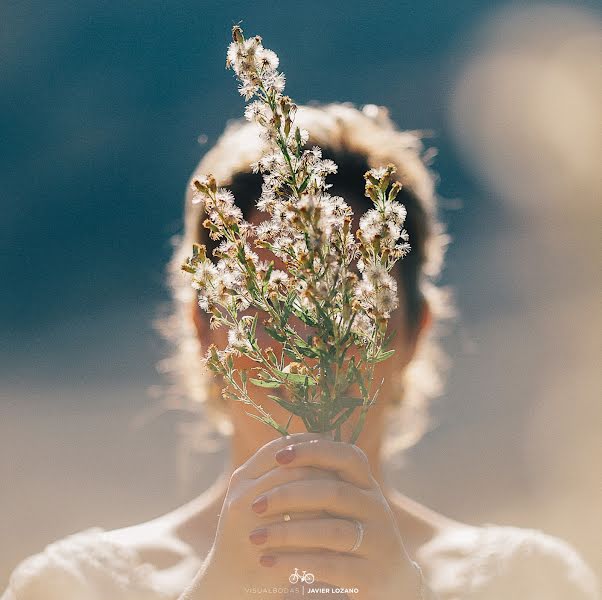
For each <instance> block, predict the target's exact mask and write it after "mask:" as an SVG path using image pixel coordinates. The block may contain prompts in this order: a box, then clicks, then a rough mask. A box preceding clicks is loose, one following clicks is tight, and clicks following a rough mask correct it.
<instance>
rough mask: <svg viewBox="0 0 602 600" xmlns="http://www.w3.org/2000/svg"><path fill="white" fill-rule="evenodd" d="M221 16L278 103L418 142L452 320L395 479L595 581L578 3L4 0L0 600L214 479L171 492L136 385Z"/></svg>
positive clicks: (596, 373) (589, 175)
mask: <svg viewBox="0 0 602 600" xmlns="http://www.w3.org/2000/svg"><path fill="white" fill-rule="evenodd" d="M239 20H242V25H243V27H244V28H245V32H246V33H248V34H249V35H252V34H255V33H258V34H260V35H261V36H262V37H263V39H264V42H265V45H266V46H267V47H269V48H272V49H274V50H275V51H276V52H277V53H278V55H279V56H280V59H281V69H282V70H283V71H284V72H285V73H286V75H287V93H288V94H289V95H291V96H292V97H293V98H294V99H295V100H296V101H297V102H300V103H305V102H309V101H311V100H319V101H323V102H324V101H335V100H339V101H344V100H347V101H351V102H354V103H357V104H359V105H361V104H364V103H375V104H380V105H385V106H387V107H389V109H390V113H391V116H392V118H393V119H394V120H395V121H396V122H397V123H398V124H399V126H400V127H402V128H405V129H428V130H432V131H433V132H434V137H432V138H430V139H429V140H427V141H428V144H429V145H431V146H434V147H436V148H437V150H438V156H437V158H436V160H435V163H434V167H435V169H436V170H437V171H438V173H439V174H440V183H439V187H438V190H439V194H440V196H441V208H442V217H443V219H444V221H446V222H447V224H448V229H449V232H450V234H451V236H452V238H453V242H452V245H451V247H450V249H449V253H448V262H447V268H446V270H445V273H444V276H443V278H442V283H443V284H446V285H450V286H452V287H453V288H454V290H455V296H456V301H457V305H458V308H459V319H458V320H457V321H456V323H455V325H454V326H453V327H452V329H451V331H450V333H449V335H448V337H447V339H446V342H445V348H446V350H447V352H448V354H449V355H450V357H451V361H452V365H451V370H450V371H449V374H448V383H447V389H446V392H445V394H444V396H443V397H442V398H441V399H440V400H439V401H438V402H437V403H436V404H435V405H434V406H433V409H432V427H431V430H430V432H429V433H428V434H427V435H426V436H425V438H424V439H423V440H422V441H421V442H420V443H419V444H418V445H417V446H416V447H415V448H413V449H412V450H411V451H410V452H409V453H408V455H407V457H406V461H405V464H404V465H403V466H402V467H391V471H390V476H391V478H393V480H394V481H395V482H396V485H397V486H398V487H399V489H401V490H402V491H403V492H404V493H407V494H409V495H410V496H412V497H414V498H416V499H417V500H419V501H422V502H424V503H425V504H426V505H428V506H430V507H432V508H434V509H436V510H438V511H441V512H443V513H445V514H447V515H449V516H451V517H453V518H455V519H458V520H462V521H465V522H468V523H471V524H481V523H486V522H494V523H499V524H510V525H517V526H522V527H532V528H539V529H543V530H544V531H546V532H548V533H551V534H553V535H557V536H560V537H562V538H564V539H566V540H567V541H569V542H570V543H571V544H573V545H574V546H575V547H576V548H577V550H578V551H579V552H580V553H581V554H582V555H583V556H584V558H585V559H586V560H587V561H588V562H589V563H590V565H592V566H593V567H594V568H596V567H597V566H600V565H602V548H601V547H600V543H599V537H600V536H599V533H600V531H601V526H602V522H601V517H600V510H599V507H600V506H602V496H601V491H600V486H599V485H598V482H599V479H600V475H601V456H602V452H600V451H601V450H602V448H601V447H600V424H601V423H602V419H601V417H602V415H601V414H600V412H601V409H600V406H601V403H600V392H601V390H602V381H601V378H602V375H601V370H600V359H601V358H602V356H601V345H600V341H601V339H600V332H601V328H600V326H601V325H602V323H601V320H602V319H601V310H600V309H601V307H600V291H601V289H600V288H601V282H600V273H602V270H601V269H600V267H601V265H600V259H601V253H600V249H601V247H602V246H601V245H600V242H601V240H600V231H601V230H600V216H601V215H600V205H601V202H600V200H601V197H600V191H601V190H600V185H601V184H600V177H599V161H600V156H601V148H600V146H601V143H602V142H601V135H600V133H601V132H600V122H601V121H600V116H601V115H600V106H601V105H602V104H601V102H600V100H601V86H602V83H601V71H600V51H601V40H602V37H601V33H602V26H601V21H600V14H599V8H598V3H597V2H593V1H592V2H587V1H576V0H573V1H572V2H568V1H567V2H566V3H565V4H562V3H534V2H522V3H517V2H511V3H510V2H504V1H499V0H486V1H485V0H462V1H460V2H437V1H435V0H421V1H420V2H405V1H400V0H396V1H395V2H393V1H390V2H389V1H382V2H377V3H374V2H371V3H366V2H357V1H355V0H348V1H347V2H344V3H343V2H330V3H324V2H317V1H314V0H306V1H305V2H304V3H303V5H302V8H301V5H300V4H299V3H292V2H290V3H275V2H265V1H255V2H253V3H249V2H240V1H238V0H237V1H230V2H228V3H224V2H208V1H205V2H199V1H195V2H192V1H188V0H181V1H179V2H170V1H167V0H166V1H154V0H153V1H145V2H142V1H130V2H112V3H106V2H100V1H98V0H78V1H77V2H69V1H65V0H58V1H56V2H52V3H47V2H32V1H29V0H19V1H13V0H4V1H3V2H2V3H1V4H0V139H1V140H2V143H1V146H0V154H1V160H0V202H1V206H2V219H1V221H0V282H1V283H0V381H1V386H0V540H1V541H0V589H3V587H4V585H5V583H6V579H7V577H8V573H9V572H10V570H11V569H13V568H14V567H15V565H16V564H17V562H18V561H20V560H21V559H22V558H24V557H25V556H26V555H28V554H31V553H33V552H36V551H38V550H40V549H41V548H42V547H43V546H44V545H45V544H47V543H49V542H50V541H52V540H54V539H56V538H58V537H62V536H64V535H67V534H69V533H72V532H75V531H78V530H81V529H84V528H87V527H90V526H94V525H98V526H102V527H105V528H114V527H120V526H124V525H126V524H131V523H135V522H139V521H143V520H146V519H149V518H151V517H154V516H156V515H158V514H160V513H161V512H163V511H166V510H169V509H171V508H173V507H175V506H176V505H178V504H179V503H181V502H183V501H185V500H187V499H189V498H191V497H193V496H194V495H195V494H196V493H198V492H199V491H201V490H202V489H204V488H205V487H206V486H208V485H209V484H210V483H211V482H212V481H213V478H214V477H215V476H216V475H217V473H218V472H219V471H220V468H221V467H222V465H223V464H224V461H225V460H226V456H225V455H224V453H223V451H218V452H216V453H214V454H210V455H207V456H204V457H202V456H201V457H197V458H196V459H195V460H193V461H192V462H191V465H192V475H191V478H190V481H189V483H188V484H187V485H186V486H183V485H182V484H181V483H180V482H179V479H178V469H177V455H178V424H179V423H180V422H181V421H182V418H183V416H182V414H180V413H178V412H177V411H175V412H163V411H162V410H161V407H160V402H161V397H160V393H159V395H157V394H156V393H155V394H153V393H149V390H151V392H152V390H157V389H159V390H160V386H161V385H162V384H163V382H162V379H161V376H160V375H159V374H158V373H157V371H156V369H155V364H156V363H157V362H158V361H159V360H161V358H163V357H164V355H165V348H164V347H163V346H162V344H161V342H160V340H159V339H158V336H157V335H156V334H155V333H154V331H153V328H152V320H153V319H154V318H155V317H156V316H157V314H158V312H159V311H160V310H161V307H162V306H164V304H165V302H166V301H167V293H166V287H165V285H164V283H163V270H164V267H165V264H166V262H167V260H168V258H169V256H170V248H171V246H170V238H171V237H172V236H173V235H174V234H176V233H177V232H178V231H179V230H180V227H181V225H182V222H181V208H182V200H183V194H184V189H185V185H186V182H187V178H188V176H189V175H190V173H191V172H192V169H193V168H194V166H195V165H196V163H197V161H198V160H199V158H200V157H201V155H202V153H203V152H204V151H205V150H206V148H207V147H209V146H210V145H211V144H212V143H213V142H214V141H215V140H216V138H217V136H218V135H219V133H220V132H221V131H222V129H223V127H224V125H225V123H226V121H227V119H230V118H237V117H239V116H241V115H242V110H243V100H242V98H241V97H240V96H239V95H238V93H237V92H236V84H235V81H234V80H233V75H232V72H231V71H226V70H225V68H224V62H225V50H226V46H227V44H228V42H229V39H230V37H229V36H230V28H231V26H232V24H233V23H235V22H238V21H239ZM597 572H598V575H599V576H601V575H602V572H601V571H600V570H599V571H597Z"/></svg>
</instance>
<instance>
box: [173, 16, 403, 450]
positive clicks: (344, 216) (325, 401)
mask: <svg viewBox="0 0 602 600" xmlns="http://www.w3.org/2000/svg"><path fill="white" fill-rule="evenodd" d="M278 63H279V61H278V57H277V56H276V54H275V53H274V52H272V51H271V50H268V49H265V48H264V47H263V46H262V40H261V38H260V37H259V36H255V37H252V38H249V39H245V38H244V36H243V32H242V30H241V29H240V27H238V26H235V27H234V28H233V30H232V43H231V44H230V46H229V48H228V52H227V62H226V65H227V66H228V67H230V68H232V69H233V70H234V72H235V73H236V75H237V77H238V79H239V81H240V87H239V91H240V93H241V95H243V96H244V97H245V99H246V100H247V101H250V100H252V101H251V102H249V103H248V104H247V107H246V110H245V117H246V118H247V119H248V120H249V121H252V122H255V123H257V124H258V125H259V127H260V130H261V135H262V138H263V139H264V140H265V142H266V144H265V150H264V152H263V153H262V157H261V158H260V160H259V161H257V162H256V163H254V164H253V165H252V168H253V170H254V172H256V173H261V174H262V177H263V185H262V192H261V197H260V198H259V199H258V201H257V208H258V210H260V211H262V212H264V213H266V218H265V219H264V220H263V221H262V222H261V223H260V224H259V225H257V226H254V225H252V224H251V223H248V222H247V221H245V220H244V218H243V215H242V212H241V211H240V209H239V208H238V207H237V206H236V204H235V202H234V198H233V196H232V193H231V192H230V191H229V190H226V189H223V188H220V187H218V185H217V182H216V180H215V178H214V177H213V176H212V175H207V176H203V177H198V178H196V179H195V180H194V181H193V182H192V186H193V192H194V195H193V202H194V203H202V205H203V206H202V207H203V210H204V212H205V214H206V215H207V218H206V219H205V221H204V222H203V226H204V227H205V228H207V229H208V232H209V236H210V237H211V239H213V240H221V241H220V243H219V245H218V246H217V248H216V249H215V250H214V251H213V256H212V257H208V256H207V253H206V248H205V246H204V245H202V244H195V246H194V248H193V255H192V256H191V257H190V258H188V259H187V261H186V263H185V264H184V265H182V268H183V269H184V270H185V271H186V272H188V273H189V274H190V275H191V281H192V286H193V287H194V288H195V289H196V290H197V293H198V302H199V306H200V307H201V308H202V309H203V310H205V311H207V312H208V313H209V314H210V315H211V321H210V323H211V327H212V328H215V327H220V326H225V327H227V328H228V329H229V332H228V344H227V346H226V347H225V348H223V349H218V348H217V347H216V346H215V345H211V346H210V347H209V349H208V351H207V355H206V357H205V363H206V365H207V366H208V367H209V368H210V370H212V371H213V372H214V373H216V374H218V375H221V376H222V377H223V378H224V380H225V381H226V382H227V385H226V387H225V388H224V390H223V393H224V395H225V396H227V397H229V398H232V399H234V400H238V401H242V402H245V403H246V404H249V405H252V406H253V407H254V408H255V410H256V412H257V413H258V414H253V413H247V414H249V415H250V416H252V417H254V418H256V419H259V420H260V421H262V422H263V423H265V424H267V425H269V426H271V427H273V428H274V429H276V430H278V431H279V432H280V433H281V434H283V435H286V434H287V433H288V426H289V425H290V420H291V419H292V416H293V415H297V416H298V417H299V418H301V419H302V420H303V422H304V424H305V426H306V428H307V430H308V431H321V432H323V431H335V434H336V435H335V439H340V437H341V425H342V423H344V422H345V421H346V420H347V419H348V418H349V417H350V416H351V415H352V414H353V412H354V411H355V410H356V409H358V408H359V410H360V414H359V418H358V420H357V423H356V426H355V427H354V429H353V432H352V435H351V439H350V440H349V441H350V442H352V443H353V442H355V440H356V439H357V437H358V435H359V433H360V431H361V429H362V427H363V423H364V420H365V416H366V412H367V410H368V408H369V407H370V406H372V405H373V404H374V403H375V402H376V398H377V395H378V389H377V390H376V391H374V390H373V389H372V383H373V375H374V365H375V364H376V363H377V362H379V361H382V360H385V359H387V358H389V357H390V356H391V355H392V354H393V350H386V346H387V344H388V342H389V341H390V336H388V335H387V324H388V320H389V318H390V315H391V312H392V311H393V310H395V308H397V304H398V300H397V298H398V294H397V285H396V281H395V279H394V278H393V277H392V276H391V274H390V272H391V269H392V268H393V266H394V264H395V263H396V262H397V261H398V260H399V259H400V258H402V257H403V256H405V255H406V254H407V252H408V251H409V249H410V246H409V244H408V235H407V233H406V231H405V230H404V229H403V224H404V220H405V217H406V212H405V208H404V207H403V205H401V204H400V203H399V202H398V201H397V200H396V196H397V194H398V193H399V190H400V189H401V185H400V183H399V182H396V181H395V182H393V183H392V176H393V173H394V172H395V168H394V167H393V166H392V165H388V166H385V167H381V168H376V169H371V170H370V171H368V172H367V173H366V174H365V176H364V177H365V180H366V186H365V195H366V196H367V197H368V198H370V199H371V200H372V202H373V205H374V207H373V208H371V209H369V210H368V211H367V212H365V213H364V214H363V215H362V217H361V219H360V222H359V228H358V230H357V231H356V232H355V235H354V233H353V232H352V230H351V224H352V219H353V212H352V210H351V208H350V207H349V205H348V204H347V203H346V202H345V200H344V199H343V198H341V197H338V196H333V195H331V194H330V193H328V191H327V190H328V189H329V188H330V187H331V186H330V185H329V184H327V183H326V178H327V176H328V175H329V174H331V173H336V170H337V165H336V164H335V163H334V162H332V161H330V160H327V159H324V158H323V157H322V151H321V149H320V148H319V147H317V146H314V147H313V148H311V149H307V148H305V145H306V143H307V141H308V139H309V134H308V132H307V131H306V130H303V129H300V128H299V127H296V126H295V124H294V120H295V114H296V111H297V107H296V105H295V104H294V103H293V101H292V100H291V99H290V98H289V97H288V96H285V95H283V93H282V92H283V90H284V83H285V78H284V75H283V74H282V73H279V72H278V71H277V67H278ZM259 248H263V249H267V250H269V251H270V253H271V254H272V255H273V256H274V258H275V259H278V260H279V261H281V263H282V264H283V268H282V269H276V268H275V261H274V260H270V261H264V260H260V258H259V256H258V254H257V252H256V250H258V249H259ZM249 311H250V312H251V313H252V314H242V313H249ZM260 318H261V327H263V328H264V330H265V331H266V332H267V334H268V335H269V336H270V337H271V338H272V339H273V346H274V347H272V346H269V347H267V348H263V347H261V346H260V345H259V343H258V340H257V335H256V331H257V326H258V322H259V319H260ZM295 320H297V321H298V322H300V323H301V324H302V329H303V334H302V333H301V331H300V329H299V328H298V327H294V326H293V321H295ZM240 355H244V356H245V357H248V358H250V359H251V360H252V361H253V364H254V365H255V366H254V367H253V368H251V369H237V368H235V360H234V359H235V357H237V356H240ZM381 384H382V382H381ZM249 385H253V386H258V387H263V388H271V389H272V390H273V391H275V392H276V391H277V392H278V393H277V394H272V395H269V397H270V398H271V399H273V400H274V401H276V402H277V403H278V404H280V405H281V406H283V407H284V408H285V409H287V410H288V411H289V412H290V413H291V419H289V421H288V423H287V424H286V425H282V424H280V423H277V422H276V421H275V420H274V418H273V417H272V416H271V415H270V414H269V413H268V412H267V411H266V410H265V409H264V408H263V406H261V405H260V404H259V403H257V402H255V401H254V400H253V394H252V392H251V390H250V388H249V387H248V386H249ZM353 390H356V391H355V392H354V391H353Z"/></svg>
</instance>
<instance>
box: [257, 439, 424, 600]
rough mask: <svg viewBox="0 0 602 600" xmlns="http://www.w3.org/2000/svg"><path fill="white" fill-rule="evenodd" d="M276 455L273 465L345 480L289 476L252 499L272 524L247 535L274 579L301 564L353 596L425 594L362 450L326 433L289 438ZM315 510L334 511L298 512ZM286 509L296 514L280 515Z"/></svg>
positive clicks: (410, 598)
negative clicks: (320, 513)
mask: <svg viewBox="0 0 602 600" xmlns="http://www.w3.org/2000/svg"><path fill="white" fill-rule="evenodd" d="M293 437H294V436H293ZM274 460H275V466H282V467H284V468H289V467H304V466H309V467H317V468H321V469H325V470H329V471H335V472H336V473H338V475H339V478H340V479H339V480H332V479H317V480H316V479H312V480H299V481H291V482H288V483H286V484H283V485H278V486H276V487H272V488H271V489H269V490H268V491H266V492H265V493H264V494H262V495H261V496H260V498H258V499H256V500H255V502H254V503H253V506H252V508H253V510H254V511H255V512H256V513H257V514H258V515H259V516H260V517H261V518H262V519H265V520H266V524H265V525H264V526H263V527H260V528H256V529H255V530H254V531H253V532H249V533H250V536H249V539H250V542H251V543H252V544H255V545H256V546H257V548H258V550H259V556H258V560H260V562H261V564H263V565H264V566H265V568H266V569H272V570H273V571H274V575H275V580H279V581H284V582H286V581H287V579H288V578H289V575H291V574H293V573H295V572H296V571H295V569H298V571H297V572H298V573H299V574H300V575H301V574H302V573H303V572H305V573H311V574H312V575H313V576H314V578H315V581H316V582H322V583H326V582H328V584H330V585H331V586H335V587H339V588H342V590H343V591H344V590H345V588H348V589H349V588H352V589H353V592H352V593H349V592H348V591H347V592H346V593H348V595H349V597H350V598H354V599H355V600H377V599H378V600H382V599H387V600H389V599H390V600H402V599H403V600H419V599H420V585H421V581H420V574H419V573H418V571H417V570H416V568H415V567H414V565H413V564H412V561H411V559H410V558H409V557H408V555H407V552H406V550H405V547H404V545H403V541H402V537H401V534H400V532H399V529H398V527H397V523H396V521H395V518H394V515H393V512H392V511H391V508H390V506H389V504H388V502H387V500H386V499H385V497H384V495H383V493H382V490H381V488H380V486H379V485H378V482H377V481H376V480H375V479H374V477H373V476H372V473H371V470H370V464H369V461H368V458H367V456H366V454H365V453H364V452H363V450H361V448H359V447H358V446H355V445H352V444H349V443H346V442H335V441H332V440H329V439H322V438H321V439H314V440H309V441H300V442H298V443H291V445H290V446H287V447H286V448H284V449H282V450H280V451H279V452H277V453H276V455H275V457H274ZM267 475H268V474H266V475H264V477H265V476H267ZM258 483H259V482H258ZM315 511H325V512H327V513H328V514H329V515H331V516H330V517H329V518H315V517H314V518H308V519H303V518H302V514H298V513H303V512H314V513H315ZM284 513H297V515H296V518H295V519H291V520H290V521H284V520H280V519H282V515H283V514H284ZM354 520H357V521H358V522H359V523H361V525H362V526H363V538H362V540H361V543H360V544H359V547H357V548H356V549H355V550H354V551H353V552H352V551H351V550H352V548H353V547H354V545H355V544H356V541H357V540H358V530H359V529H358V526H357V525H356V523H354ZM291 551H294V552H293V553H291ZM266 557H270V558H266ZM293 579H295V578H293ZM302 582H303V580H301V583H302ZM314 586H315V584H314ZM355 590H357V591H355Z"/></svg>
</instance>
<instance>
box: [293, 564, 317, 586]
mask: <svg viewBox="0 0 602 600" xmlns="http://www.w3.org/2000/svg"><path fill="white" fill-rule="evenodd" d="M288 580H289V581H290V582H291V583H293V584H295V583H299V582H300V581H301V582H302V583H313V582H314V580H315V577H314V575H313V573H308V572H307V571H303V574H300V573H299V569H297V567H295V572H294V573H291V574H290V575H289V577H288Z"/></svg>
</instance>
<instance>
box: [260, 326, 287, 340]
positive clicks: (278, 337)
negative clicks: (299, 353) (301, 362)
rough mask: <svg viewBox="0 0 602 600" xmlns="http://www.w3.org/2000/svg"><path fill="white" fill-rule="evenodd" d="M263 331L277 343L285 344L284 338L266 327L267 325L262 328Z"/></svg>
mask: <svg viewBox="0 0 602 600" xmlns="http://www.w3.org/2000/svg"><path fill="white" fill-rule="evenodd" d="M264 329H265V330H266V331H267V333H268V334H269V335H270V337H271V338H273V339H275V340H276V341H277V342H280V343H282V342H286V338H285V337H284V336H283V335H281V334H279V333H278V332H277V331H276V330H275V329H273V328H272V327H268V326H267V325H266V326H264Z"/></svg>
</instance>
